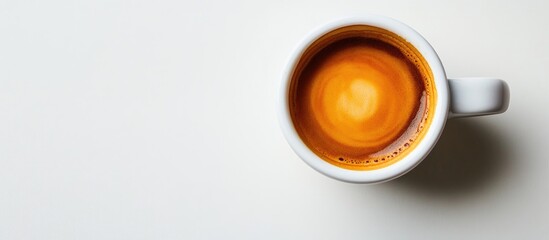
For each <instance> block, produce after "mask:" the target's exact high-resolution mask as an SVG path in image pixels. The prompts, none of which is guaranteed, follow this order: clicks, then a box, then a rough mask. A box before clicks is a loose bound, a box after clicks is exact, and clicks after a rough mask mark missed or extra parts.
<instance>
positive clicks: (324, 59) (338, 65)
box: [290, 27, 434, 170]
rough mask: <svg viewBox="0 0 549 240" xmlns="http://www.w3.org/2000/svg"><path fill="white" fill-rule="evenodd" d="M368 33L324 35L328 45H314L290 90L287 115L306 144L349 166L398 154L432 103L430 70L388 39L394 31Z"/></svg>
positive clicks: (370, 164)
mask: <svg viewBox="0 0 549 240" xmlns="http://www.w3.org/2000/svg"><path fill="white" fill-rule="evenodd" d="M367 30H368V31H369V32H367V33H370V34H365V32H361V31H358V32H356V33H355V35H349V32H347V31H342V33H344V34H341V35H343V37H341V36H339V39H338V38H337V36H338V35H337V34H334V35H328V36H329V37H328V40H327V41H326V42H328V43H325V42H324V43H323V42H320V43H317V45H313V46H312V47H311V49H313V51H309V52H308V53H306V54H305V55H304V59H305V60H306V62H304V63H300V64H298V68H297V70H299V71H297V74H296V76H295V78H294V79H293V81H294V82H295V83H293V84H292V87H291V89H290V90H291V91H290V92H291V93H293V94H291V95H290V98H291V99H290V103H291V106H290V111H291V114H292V119H293V122H294V125H295V127H296V130H297V131H298V133H299V135H300V137H301V138H302V139H303V140H304V142H305V143H306V145H307V146H308V147H309V148H311V149H312V150H313V151H314V152H315V153H316V154H317V155H318V156H320V157H321V158H322V159H324V160H326V161H328V162H329V163H332V164H334V165H338V166H341V167H344V168H348V169H353V170H371V169H377V168H381V167H384V166H387V165H389V164H392V163H394V162H396V161H398V160H399V159H401V158H402V157H404V156H405V155H406V153H407V152H408V151H409V150H410V149H413V147H414V146H415V141H417V140H419V139H418V138H421V137H422V135H423V133H424V132H425V129H426V127H425V126H428V123H429V122H430V117H429V111H428V109H429V108H432V106H434V91H433V90H432V89H431V88H432V84H431V83H430V82H431V81H432V74H431V73H430V70H429V68H428V67H427V65H426V64H425V60H423V58H422V57H421V55H419V56H418V55H417V54H418V53H417V50H415V49H410V47H411V45H409V44H408V45H406V44H405V42H398V44H401V45H403V46H406V47H408V48H403V47H402V46H400V45H398V44H395V43H394V42H395V41H396V40H398V38H397V37H398V36H392V35H390V33H388V32H386V31H384V30H378V31H374V30H376V29H375V28H371V27H369V29H367ZM330 37H331V38H330ZM414 50H415V51H414ZM414 54H416V55H414ZM431 112H432V111H431Z"/></svg>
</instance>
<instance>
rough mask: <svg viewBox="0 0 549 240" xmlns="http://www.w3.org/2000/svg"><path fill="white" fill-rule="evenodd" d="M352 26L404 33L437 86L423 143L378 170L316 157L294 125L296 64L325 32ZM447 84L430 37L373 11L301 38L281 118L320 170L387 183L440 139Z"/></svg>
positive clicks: (293, 142) (282, 93)
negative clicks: (292, 88) (292, 90)
mask: <svg viewBox="0 0 549 240" xmlns="http://www.w3.org/2000/svg"><path fill="white" fill-rule="evenodd" d="M351 25H369V26H374V27H378V28H382V29H385V30H388V31H391V32H393V33H395V34H397V35H399V36H401V37H402V38H404V39H405V40H406V41H408V42H409V43H411V44H412V45H413V46H414V47H415V48H416V49H417V50H418V51H419V52H420V53H421V54H422V56H423V58H424V59H425V60H426V61H427V63H428V64H429V67H430V68H431V72H432V74H433V77H434V85H435V89H436V91H437V100H436V106H435V113H434V116H433V119H432V122H431V125H430V126H429V129H428V130H427V133H426V134H425V135H424V137H423V139H422V140H421V142H420V143H419V144H418V145H417V146H416V147H415V149H414V150H413V151H412V152H410V153H408V154H407V155H406V156H405V157H404V158H402V159H401V160H399V161H397V162H396V163H393V164H391V165H389V166H387V167H384V168H380V169H375V170H350V169H345V168H341V167H338V166H335V165H332V164H330V163H328V162H326V161H325V160H323V159H322V158H320V157H319V156H317V155H316V154H315V153H314V152H313V151H312V150H310V149H309V148H308V147H307V145H306V144H305V143H304V142H303V141H302V140H301V138H300V137H299V134H298V133H297V131H296V129H295V127H294V125H293V121H292V118H291V115H290V109H289V89H290V83H291V78H292V75H293V72H294V70H295V67H296V65H297V63H298V61H299V59H300V57H301V56H302V55H303V53H304V52H305V50H306V49H307V48H309V47H310V45H311V44H312V43H313V42H315V41H316V40H317V39H318V38H320V37H322V36H323V35H325V34H326V33H329V32H331V31H333V30H336V29H339V28H342V27H346V26H351ZM448 85H449V84H448V81H447V78H446V73H445V71H444V68H443V66H442V63H441V61H440V59H439V57H438V55H437V54H436V52H435V50H434V49H433V47H432V46H431V45H430V44H429V43H428V42H427V40H425V39H424V38H423V37H422V36H421V35H420V34H419V33H418V32H416V31H415V30H414V29H412V28H411V27H409V26H408V25H406V24H404V23H402V22H400V21H397V20H395V19H393V18H389V17H386V16H380V15H373V14H368V15H363V16H355V17H349V18H343V19H339V20H335V21H332V22H330V23H327V24H325V25H322V26H321V27H319V28H318V29H316V30H314V31H313V32H312V33H310V34H308V35H307V36H306V37H305V39H303V40H302V41H301V43H299V44H298V46H297V48H296V49H294V51H293V54H292V55H291V57H290V60H289V61H288V64H287V66H286V69H285V70H284V73H283V75H282V79H281V86H280V90H279V99H278V109H277V110H278V118H279V119H278V120H279V124H280V127H281V129H282V132H283V134H284V137H285V138H286V140H287V141H288V143H289V145H290V147H291V148H292V149H293V150H294V152H295V153H296V154H297V155H298V156H299V157H300V158H301V159H302V160H303V161H304V162H305V163H306V164H308V165H309V166H311V167H312V168H313V169H315V170H317V171H318V172H320V173H322V174H324V175H326V176H328V177H331V178H334V179H337V180H341V181H344V182H351V183H380V182H385V181H389V180H391V179H394V178H397V177H399V176H402V175H403V174H405V173H407V172H408V171H410V170H412V169H413V168H414V167H415V166H417V165H418V164H419V163H420V162H421V161H422V160H423V159H424V158H425V157H426V156H427V154H429V152H430V151H431V150H432V148H433V147H434V145H435V144H436V142H437V141H438V139H439V137H440V135H441V133H442V130H443V129H444V125H445V123H446V120H447V117H448V109H449V99H450V97H449V89H448V88H449V87H448Z"/></svg>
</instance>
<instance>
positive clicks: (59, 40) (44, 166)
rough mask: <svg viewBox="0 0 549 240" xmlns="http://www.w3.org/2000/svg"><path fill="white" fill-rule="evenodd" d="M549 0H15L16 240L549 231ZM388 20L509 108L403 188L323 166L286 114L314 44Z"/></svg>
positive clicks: (1, 133)
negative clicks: (352, 27)
mask: <svg viewBox="0 0 549 240" xmlns="http://www.w3.org/2000/svg"><path fill="white" fill-rule="evenodd" d="M548 3H549V2H547V1H515V3H513V4H507V3H504V1H495V0H494V1H451V2H450V1H405V0H402V1H364V0H360V1H318V0H317V1H269V2H267V1H265V2H259V1H246V2H245V1H232V2H231V1H196V0H195V1H176V0H173V1H163V0H161V1H152V0H149V1H145V0H142V1H120V0H103V1H68V0H67V1H62V0H52V1H28V0H24V1H23V0H7V1H6V0H4V1H1V2H0V239H5V240H11V239H41V240H43V239H52V240H53V239H56V240H58V239H116V240H119V239H132V240H133V239H547V237H548V236H549V204H548V201H549V187H548V182H549V181H548V180H549V163H548V159H549V152H548V149H549V145H548V136H549V128H548V127H547V126H548V125H549V112H548V110H549V109H548V108H547V104H548V103H549V94H548V92H549V83H548V82H549V78H548V76H549V47H548V44H549V14H547V12H548V10H549V4H548ZM365 12H370V13H377V14H383V15H388V16H391V17H394V18H396V19H399V20H401V21H403V22H405V23H407V24H408V25H410V26H412V27H413V28H415V29H416V30H417V31H419V32H420V33H422V34H423V36H424V37H425V38H426V39H427V40H428V41H430V43H431V44H432V45H433V46H434V48H435V49H436V50H437V52H438V54H439V56H440V58H441V59H442V61H443V63H444V64H445V67H446V70H447V74H448V76H449V77H465V76H494V77H499V78H502V79H504V80H506V81H507V82H508V84H509V86H510V88H511V104H510V107H509V110H508V112H506V113H505V114H503V115H498V116H489V117H480V118H474V119H460V120H452V121H450V122H449V123H448V124H447V129H446V131H445V132H444V135H443V136H442V139H441V141H440V142H439V144H438V145H437V146H436V148H435V150H434V151H433V152H432V154H431V155H430V156H429V157H428V158H427V159H426V160H425V161H424V162H423V163H422V164H421V165H420V166H419V167H418V168H416V169H415V170H414V171H413V172H411V173H409V174H407V175H406V176H404V177H402V178H399V179H397V180H395V181H392V182H389V183H385V184H380V185H374V186H366V185H354V184H347V183H342V182H338V181H335V180H332V179H329V178H327V177H325V176H323V175H321V174H319V173H317V172H316V171H314V170H312V169H311V168H309V167H308V166H307V165H306V164H304V163H303V162H302V161H301V160H300V159H299V158H298V157H297V156H296V155H295V154H294V153H293V152H292V151H291V149H290V147H289V146H288V145H287V143H286V141H285V140H284V138H283V136H282V134H281V132H280V130H279V128H278V123H277V118H276V112H275V104H276V101H275V100H276V99H275V98H276V96H277V94H276V91H277V89H278V83H279V80H280V77H281V74H282V70H283V68H284V67H285V64H286V62H287V60H288V58H289V56H290V53H291V52H292V50H293V48H294V47H295V46H296V45H297V43H298V42H299V41H300V40H301V39H302V38H303V37H304V36H305V35H306V34H307V33H308V32H310V31H311V30H313V29H315V28H316V27H318V26H320V25H322V24H324V23H326V22H329V21H331V20H334V19H337V18H341V17H344V16H351V15H357V14H361V13H365Z"/></svg>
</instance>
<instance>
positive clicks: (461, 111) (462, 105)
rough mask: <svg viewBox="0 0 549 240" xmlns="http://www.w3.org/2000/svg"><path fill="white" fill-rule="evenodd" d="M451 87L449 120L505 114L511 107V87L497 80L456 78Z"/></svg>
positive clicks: (450, 80) (451, 81) (450, 82)
mask: <svg viewBox="0 0 549 240" xmlns="http://www.w3.org/2000/svg"><path fill="white" fill-rule="evenodd" d="M448 82H449V85H450V113H449V118H457V117H473V116H482V115H491V114H498V113H503V112H505V111H506V110H507V108H508V107H509V86H507V83H506V82H504V81H503V80H500V79H495V78H454V79H448Z"/></svg>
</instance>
